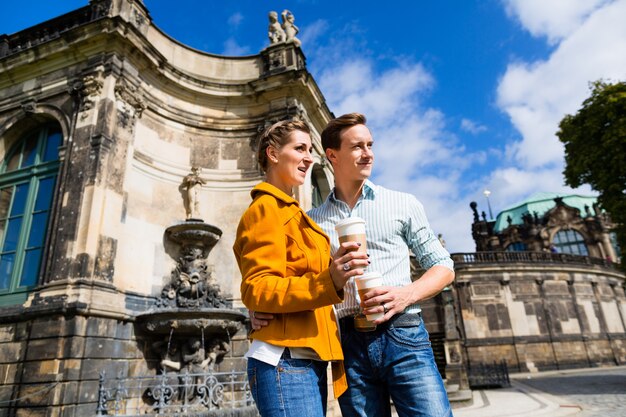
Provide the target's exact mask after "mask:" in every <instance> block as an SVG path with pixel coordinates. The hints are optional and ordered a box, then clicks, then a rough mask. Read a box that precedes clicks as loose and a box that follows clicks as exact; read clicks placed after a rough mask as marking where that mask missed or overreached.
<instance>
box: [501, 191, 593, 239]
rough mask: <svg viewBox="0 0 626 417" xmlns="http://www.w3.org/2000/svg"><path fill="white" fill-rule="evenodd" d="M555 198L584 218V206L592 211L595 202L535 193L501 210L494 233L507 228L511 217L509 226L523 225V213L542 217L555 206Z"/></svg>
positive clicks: (577, 197) (573, 197)
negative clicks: (578, 212) (577, 211)
mask: <svg viewBox="0 0 626 417" xmlns="http://www.w3.org/2000/svg"><path fill="white" fill-rule="evenodd" d="M557 197H562V198H563V203H565V204H566V205H568V206H570V207H574V208H577V209H578V210H580V215H581V216H582V217H586V214H585V206H588V207H589V209H590V210H593V205H594V204H595V203H596V201H597V197H591V196H584V195H576V194H571V195H564V194H559V193H547V192H539V193H535V194H533V195H531V196H530V197H528V198H527V199H526V200H524V201H522V202H520V203H517V204H515V205H513V206H511V207H509V208H507V209H505V210H502V211H501V212H500V213H499V214H498V216H497V217H496V224H495V226H494V231H495V232H496V233H498V232H501V231H502V230H504V229H506V228H507V227H509V223H508V222H507V220H506V219H507V217H511V220H512V222H511V224H522V223H524V221H523V220H522V216H523V215H524V214H525V213H530V214H531V215H534V213H535V212H536V213H537V216H539V217H541V216H543V215H544V214H545V213H546V212H548V211H549V210H550V209H552V208H553V207H554V206H556V202H555V201H554V199H555V198H557Z"/></svg>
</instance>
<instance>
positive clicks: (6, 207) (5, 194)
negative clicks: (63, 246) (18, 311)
mask: <svg viewBox="0 0 626 417" xmlns="http://www.w3.org/2000/svg"><path fill="white" fill-rule="evenodd" d="M61 138H62V135H61V130H60V129H59V128H58V127H56V126H54V125H50V126H44V127H41V128H39V129H37V130H35V131H31V132H30V133H29V134H27V135H26V136H24V137H23V138H22V139H20V140H18V141H17V143H15V144H14V145H13V147H12V148H11V149H10V150H9V152H7V154H6V157H5V158H4V160H3V161H2V164H1V165H0V304H3V303H10V302H13V301H15V300H13V299H11V295H15V294H20V293H21V294H25V292H26V291H28V290H29V289H30V288H32V287H34V286H35V285H36V284H37V283H38V280H39V275H40V274H39V272H40V269H41V261H42V257H43V253H44V244H45V240H46V230H47V226H48V220H49V217H50V208H51V206H52V197H53V192H54V189H55V183H56V178H57V172H58V168H59V146H60V145H61ZM14 298H15V297H14Z"/></svg>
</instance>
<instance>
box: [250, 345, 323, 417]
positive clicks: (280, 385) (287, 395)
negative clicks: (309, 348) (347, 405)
mask: <svg viewBox="0 0 626 417" xmlns="http://www.w3.org/2000/svg"><path fill="white" fill-rule="evenodd" d="M327 365H328V363H327V362H323V361H314V360H308V359H292V358H284V357H283V358H281V359H280V362H278V366H272V365H269V364H267V363H265V362H261V361H259V360H256V359H254V358H249V359H248V381H249V383H250V390H251V392H252V398H254V401H255V402H256V406H257V409H258V410H259V412H260V413H261V417H324V416H325V415H326V397H327V394H328V386H327V385H326V384H327V382H326V380H327V377H326V368H327Z"/></svg>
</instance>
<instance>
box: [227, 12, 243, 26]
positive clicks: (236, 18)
mask: <svg viewBox="0 0 626 417" xmlns="http://www.w3.org/2000/svg"><path fill="white" fill-rule="evenodd" d="M243 19H244V17H243V15H242V14H241V13H239V12H237V13H235V14H233V15H231V16H230V17H229V18H228V24H229V25H230V26H232V27H234V28H235V29H236V28H238V27H239V25H241V22H243Z"/></svg>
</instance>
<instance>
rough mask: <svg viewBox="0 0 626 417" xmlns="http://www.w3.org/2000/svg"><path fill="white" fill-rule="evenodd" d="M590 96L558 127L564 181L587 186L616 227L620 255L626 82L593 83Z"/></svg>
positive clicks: (625, 229)
mask: <svg viewBox="0 0 626 417" xmlns="http://www.w3.org/2000/svg"><path fill="white" fill-rule="evenodd" d="M590 89H591V96H590V97H589V98H587V99H586V100H585V101H584V102H583V104H582V107H581V108H580V109H579V110H578V112H577V113H576V114H575V115H567V116H565V117H564V118H563V120H561V123H560V124H559V131H558V132H557V136H558V137H559V140H560V141H561V142H563V143H564V144H565V164H566V166H565V170H564V171H563V174H564V175H565V182H566V183H567V184H568V185H570V186H572V187H579V186H580V185H582V184H589V185H590V186H591V187H592V188H593V189H594V190H596V191H597V192H598V193H600V196H599V197H598V202H599V203H600V205H601V206H602V208H604V209H605V210H607V211H608V212H609V213H610V214H611V217H612V219H613V221H614V222H615V223H617V225H618V226H617V227H616V229H615V232H616V234H617V239H618V242H619V245H620V247H621V251H622V255H624V252H625V251H626V83H625V82H617V83H607V82H604V81H596V82H594V83H592V84H591V85H590Z"/></svg>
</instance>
